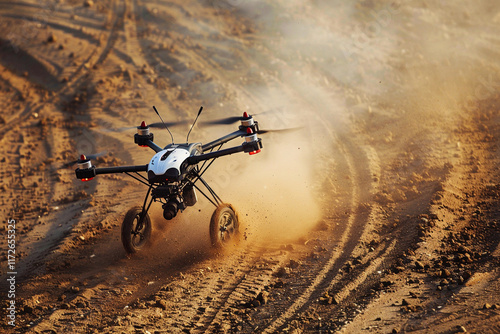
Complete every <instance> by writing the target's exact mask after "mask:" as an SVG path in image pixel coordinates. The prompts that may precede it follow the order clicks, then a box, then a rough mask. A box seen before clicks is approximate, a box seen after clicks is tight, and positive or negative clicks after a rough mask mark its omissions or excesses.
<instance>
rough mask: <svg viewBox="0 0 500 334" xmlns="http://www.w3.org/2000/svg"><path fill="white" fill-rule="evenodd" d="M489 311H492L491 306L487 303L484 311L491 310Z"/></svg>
mask: <svg viewBox="0 0 500 334" xmlns="http://www.w3.org/2000/svg"><path fill="white" fill-rule="evenodd" d="M489 309H491V304H488V303H486V304H484V305H483V310H489Z"/></svg>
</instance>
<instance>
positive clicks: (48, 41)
mask: <svg viewBox="0 0 500 334" xmlns="http://www.w3.org/2000/svg"><path fill="white" fill-rule="evenodd" d="M55 41H57V38H56V36H55V35H54V34H50V35H49V37H47V43H54V42H55Z"/></svg>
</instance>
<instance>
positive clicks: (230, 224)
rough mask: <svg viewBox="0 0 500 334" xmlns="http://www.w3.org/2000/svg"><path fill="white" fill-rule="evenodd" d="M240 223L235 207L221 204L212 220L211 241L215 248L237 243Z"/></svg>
mask: <svg viewBox="0 0 500 334" xmlns="http://www.w3.org/2000/svg"><path fill="white" fill-rule="evenodd" d="M238 234H239V222H238V217H237V216H236V213H235V212H234V209H233V207H232V206H231V205H230V204H224V203H223V204H220V205H219V206H218V207H217V209H215V211H214V213H213V214H212V219H210V240H211V241H212V246H213V247H214V248H219V249H220V248H224V247H225V246H227V245H229V244H231V243H233V242H237V241H238V240H237V239H238Z"/></svg>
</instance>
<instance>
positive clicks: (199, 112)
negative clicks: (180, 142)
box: [186, 106, 203, 143]
mask: <svg viewBox="0 0 500 334" xmlns="http://www.w3.org/2000/svg"><path fill="white" fill-rule="evenodd" d="M202 110H203V106H201V107H200V110H199V111H198V116H196V118H195V120H194V122H193V125H191V129H189V132H188V135H187V137H186V143H188V139H189V134H190V133H191V130H193V126H194V125H195V124H196V121H197V120H198V117H200V114H201V111H202Z"/></svg>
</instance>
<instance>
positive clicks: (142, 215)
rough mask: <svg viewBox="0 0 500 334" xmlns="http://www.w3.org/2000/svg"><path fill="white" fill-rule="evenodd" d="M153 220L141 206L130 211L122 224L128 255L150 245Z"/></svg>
mask: <svg viewBox="0 0 500 334" xmlns="http://www.w3.org/2000/svg"><path fill="white" fill-rule="evenodd" d="M150 240H151V219H150V218H149V215H148V213H147V212H146V211H144V210H143V209H142V208H141V207H140V206H136V207H133V208H131V209H130V210H128V212H127V214H126V215H125V218H124V219H123V224H122V243H123V247H125V251H126V252H127V253H128V254H133V253H136V252H137V251H139V250H140V249H142V248H143V247H144V246H146V245H147V244H149V242H150Z"/></svg>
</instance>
